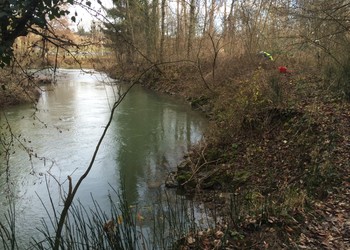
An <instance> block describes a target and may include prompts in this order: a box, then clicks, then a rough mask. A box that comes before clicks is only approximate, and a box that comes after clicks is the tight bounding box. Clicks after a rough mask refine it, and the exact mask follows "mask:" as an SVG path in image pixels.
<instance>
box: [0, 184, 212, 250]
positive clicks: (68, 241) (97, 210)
mask: <svg viewBox="0 0 350 250" xmlns="http://www.w3.org/2000/svg"><path fill="white" fill-rule="evenodd" d="M123 190H124V189H122V190H121V191H116V190H113V191H112V192H113V195H112V194H110V195H109V199H110V206H109V208H102V207H101V206H100V205H99V204H98V203H97V202H96V201H95V200H94V198H93V197H91V199H92V200H93V204H94V206H93V207H90V208H86V207H85V206H84V204H82V203H81V202H80V201H75V202H74V204H73V205H72V207H71V209H70V210H69V215H68V217H67V218H66V221H65V225H64V231H63V234H62V240H61V242H60V249H69V250H74V249H100V250H104V249H106V250H107V249H128V250H130V249H178V246H179V245H180V244H181V242H182V240H181V239H185V238H186V237H187V235H188V234H190V233H194V232H197V231H200V230H201V228H202V227H203V225H206V226H207V228H209V224H210V223H209V222H208V221H209V217H208V218H206V220H205V222H204V221H202V222H199V219H198V218H197V217H198V211H197V209H198V208H197V205H195V203H193V202H191V201H189V200H187V199H185V198H184V197H181V196H173V195H171V194H169V193H167V192H166V191H164V192H163V193H160V194H159V196H158V200H157V202H155V203H154V204H149V205H150V207H148V208H145V207H138V206H137V205H136V206H135V205H132V204H129V203H128V201H127V199H126V196H125V192H124V191H123ZM112 196H114V197H115V196H116V197H117V198H116V200H114V199H112ZM43 206H45V205H44V204H43ZM45 209H46V211H47V217H48V218H47V219H43V220H42V224H41V225H40V226H38V227H37V228H36V230H34V231H33V239H32V241H31V242H28V243H27V244H26V245H27V246H29V247H28V249H40V250H42V249H52V248H53V247H54V244H55V242H54V235H55V229H56V226H57V225H56V224H57V220H58V218H57V215H56V214H55V213H53V214H54V215H56V217H55V216H54V215H52V213H50V210H51V209H56V208H55V207H45ZM15 212H16V211H15V207H14V206H11V207H10V210H9V212H8V215H7V216H6V218H7V220H6V223H0V239H1V240H2V241H1V243H0V246H2V249H6V250H7V249H20V248H19V247H18V245H17V243H16V242H17V241H19V240H20V239H18V238H17V235H16V229H17V226H18V225H16V224H15V221H16V213H15ZM202 215H203V214H202ZM146 216H147V217H146ZM193 244H195V243H193Z"/></svg>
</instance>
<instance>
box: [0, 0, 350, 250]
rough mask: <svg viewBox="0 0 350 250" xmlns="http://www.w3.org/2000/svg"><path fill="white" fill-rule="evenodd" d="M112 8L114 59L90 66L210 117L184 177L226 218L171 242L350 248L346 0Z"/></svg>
mask: <svg viewBox="0 0 350 250" xmlns="http://www.w3.org/2000/svg"><path fill="white" fill-rule="evenodd" d="M114 4H115V5H114V7H113V8H111V9H109V10H108V15H109V16H108V18H106V19H104V22H105V30H104V31H105V35H106V37H107V38H108V44H105V45H106V46H107V47H108V48H109V51H113V53H114V58H113V60H111V58H110V57H108V58H106V60H101V59H103V58H101V57H100V58H95V59H94V62H95V63H94V64H95V65H96V66H97V67H98V68H99V69H102V70H106V71H109V73H110V74H111V75H112V76H114V77H118V78H120V79H123V80H126V79H127V80H130V81H131V82H133V83H142V84H144V85H145V86H148V87H149V88H152V89H155V90H158V91H163V92H166V93H169V94H174V95H175V94H176V95H180V96H182V97H183V98H184V100H187V101H188V102H190V104H191V105H192V106H193V107H194V108H197V109H200V110H201V111H203V112H204V113H205V114H206V115H207V116H208V119H209V120H210V121H211V126H210V128H209V130H208V132H207V134H206V139H205V141H203V142H202V143H201V145H198V147H196V148H193V149H192V150H191V151H190V152H188V154H187V156H186V158H185V161H184V163H183V164H181V165H180V166H179V167H178V172H177V180H178V182H179V186H180V188H183V189H184V190H185V191H189V193H192V194H193V193H195V194H196V195H195V197H194V198H195V199H199V200H202V201H206V202H207V203H208V206H210V207H212V209H213V211H215V212H219V213H220V216H222V221H221V223H220V224H218V227H217V228H216V230H213V231H210V232H206V233H204V232H203V231H202V230H198V229H197V228H194V227H193V228H191V230H188V231H185V233H187V235H186V236H183V237H182V241H181V240H179V241H178V242H177V243H178V245H177V246H175V247H176V248H177V249H201V248H202V249H208V248H209V247H211V248H214V249H215V248H216V249H220V248H224V247H229V248H233V249H242V248H253V249H263V248H268V249H299V248H311V249H321V248H326V249H346V248H349V247H350V245H349V244H350V243H349V238H348V235H349V232H350V231H349V230H350V227H349V220H350V214H349V211H350V205H349V204H350V200H349V197H350V195H349V194H350V193H349V192H350V191H349V186H350V170H349V163H348V158H349V143H350V142H349V132H350V126H349V119H350V113H349V99H350V75H349V72H350V71H349V70H350V56H349V55H350V53H349V52H350V51H349V48H350V46H349V45H350V44H349V39H350V37H349V28H350V26H349V18H350V17H349V14H350V13H349V10H348V9H349V3H348V1H345V0H344V1H342V0H331V1H326V2H325V1H321V0H313V1H279V0H275V1H265V0H259V1H207V0H205V1H187V2H186V1H180V0H178V1H176V2H170V1H165V0H161V1H158V0H152V1H144V0H129V1H114ZM3 37H4V36H3ZM0 48H1V47H0ZM259 51H267V52H268V53H269V54H271V55H272V57H273V60H269V59H266V58H264V57H262V56H261V54H260V53H259ZM2 57H3V58H5V59H3V61H4V60H5V61H4V62H5V63H6V62H7V61H6V60H8V59H7V54H5V56H3V55H2ZM111 61H112V62H113V63H111ZM282 66H283V67H285V68H287V70H283V71H282V70H280V71H279V67H282ZM140 72H141V73H140ZM3 86H5V85H3ZM194 191H195V192H194ZM68 198H69V200H68ZM73 198H74V194H73V196H67V200H68V201H67V200H66V205H67V206H66V207H65V213H66V214H68V211H70V210H69V209H70V207H71V204H72V201H73ZM72 210H74V211H75V210H77V211H79V209H78V208H73V209H72ZM100 212H102V211H100ZM83 213H84V212H83ZM64 216H66V215H64ZM64 216H63V217H61V225H60V226H61V227H62V223H64V219H65V218H64ZM75 218H81V217H75ZM116 218H117V216H115V217H114V223H115V222H116V221H117V219H116ZM104 219H105V218H104ZM78 220H79V219H78ZM9 221H10V220H9ZM100 222H101V221H100ZM108 232H109V231H108V230H107V235H108ZM72 233H74V232H72ZM101 233H102V232H101ZM105 233H106V232H105ZM79 237H80V236H79ZM118 237H119V236H118ZM122 238H123V237H122ZM55 239H56V243H55V248H56V249H58V245H60V244H65V243H62V242H64V241H63V240H62V241H60V240H61V232H58V235H56V238H55ZM118 239H119V238H118ZM129 240H130V238H129ZM111 242H112V243H111ZM113 242H115V241H114V240H113V239H112V240H110V241H109V244H114V243H113ZM118 242H119V241H118ZM113 247H115V248H118V249H119V247H120V248H122V247H121V246H114V245H113ZM128 247H129V246H128ZM126 248H127V247H126ZM131 248H133V247H131V246H130V249H131Z"/></svg>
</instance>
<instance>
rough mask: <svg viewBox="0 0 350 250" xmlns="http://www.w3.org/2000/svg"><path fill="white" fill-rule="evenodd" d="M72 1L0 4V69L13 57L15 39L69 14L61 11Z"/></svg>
mask: <svg viewBox="0 0 350 250" xmlns="http://www.w3.org/2000/svg"><path fill="white" fill-rule="evenodd" d="M66 4H73V0H45V1H39V0H20V1H18V0H16V1H14V0H9V1H2V2H1V3H0V10H1V11H0V67H1V68H3V67H4V66H6V65H8V64H9V63H10V61H11V58H12V56H13V50H12V46H13V43H14V41H15V39H16V38H17V37H19V36H25V35H26V34H27V33H28V32H29V31H30V30H31V28H32V27H33V26H36V27H39V28H43V29H44V28H46V25H47V23H48V21H50V20H52V19H55V18H60V17H61V16H64V15H66V14H68V13H69V11H68V10H65V9H62V7H63V6H64V5H66Z"/></svg>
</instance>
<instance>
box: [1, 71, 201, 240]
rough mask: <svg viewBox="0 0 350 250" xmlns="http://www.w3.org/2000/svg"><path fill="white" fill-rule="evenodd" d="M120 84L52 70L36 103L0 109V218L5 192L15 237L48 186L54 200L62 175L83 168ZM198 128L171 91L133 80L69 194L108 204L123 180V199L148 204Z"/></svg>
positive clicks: (39, 209) (34, 215)
mask: <svg viewBox="0 0 350 250" xmlns="http://www.w3.org/2000/svg"><path fill="white" fill-rule="evenodd" d="M127 87H128V85H127V84H118V83H115V81H113V80H112V79H110V78H108V77H107V76H106V75H104V74H101V73H98V72H95V71H90V72H82V71H80V70H63V69H60V70H59V71H58V74H57V83H56V84H55V85H54V86H51V85H50V86H43V87H42V88H43V90H44V91H43V93H42V95H41V97H40V99H39V101H38V103H37V105H36V106H33V105H29V104H27V105H19V106H15V107H10V108H6V109H5V110H3V111H2V113H1V118H0V119H1V120H0V123H1V127H0V128H1V137H2V138H1V139H2V140H3V141H5V142H7V143H10V144H11V148H10V151H9V153H10V155H9V158H8V163H7V162H6V159H5V156H6V154H5V153H4V149H5V148H6V147H4V145H2V146H1V150H2V151H1V153H2V154H1V159H0V173H1V176H0V191H1V196H0V218H1V221H4V216H3V215H4V213H5V212H6V211H7V209H8V208H9V199H8V198H10V197H12V198H11V199H12V201H13V202H14V204H15V209H16V218H17V221H16V223H17V227H18V233H19V234H20V235H21V240H22V241H26V240H29V239H30V238H31V237H33V228H35V227H40V220H41V218H45V216H46V212H45V209H44V206H43V204H42V203H44V204H45V206H47V207H50V205H49V204H50V202H49V199H48V190H50V193H51V197H52V200H53V203H54V204H55V205H56V204H57V205H58V206H60V205H62V203H61V201H60V199H59V197H60V195H61V194H62V189H61V188H60V187H63V188H64V190H67V186H68V182H67V176H68V175H69V176H71V177H72V180H73V184H74V183H76V181H77V180H78V178H79V177H80V176H81V175H82V174H83V173H84V171H85V169H86V168H87V166H88V165H89V162H90V160H91V157H92V155H93V152H94V150H95V147H96V145H97V142H98V140H99V138H100V136H101V134H102V132H103V130H104V127H105V126H106V124H107V121H108V119H109V116H110V112H111V109H110V107H111V105H112V104H113V102H114V101H115V100H116V98H117V96H118V92H119V93H123V92H124V91H125V90H126V89H127ZM7 123H8V124H9V125H10V126H9V127H8V126H7V125H6V124H7ZM205 127H206V120H205V119H204V117H203V116H201V115H200V114H198V113H196V112H194V111H192V110H191V109H190V107H189V106H188V105H186V104H184V103H182V102H180V101H178V100H177V99H176V98H173V97H169V96H163V95H159V94H155V93H153V92H151V91H148V90H146V89H144V88H142V87H141V86H139V85H136V86H134V87H133V88H132V90H131V91H130V92H129V93H128V94H127V96H126V98H125V99H124V100H123V101H122V103H121V104H120V106H119V107H118V108H117V110H116V113H115V116H114V118H113V122H112V124H111V127H110V129H109V130H108V132H107V135H106V138H105V139H104V141H103V143H102V145H101V148H100V150H99V152H98V155H97V158H96V160H95V163H94V165H93V168H92V171H91V172H90V174H89V175H88V177H87V178H86V179H85V180H84V182H83V185H82V186H81V188H80V189H79V192H78V193H77V199H79V200H80V201H81V202H82V204H84V206H86V207H88V206H92V205H93V203H92V199H91V196H93V197H94V199H95V200H96V201H97V202H98V203H99V204H100V206H101V207H102V208H106V209H108V208H109V199H108V193H109V190H111V187H113V188H114V189H116V190H119V189H120V185H121V182H122V181H124V185H125V191H126V196H127V200H128V202H129V203H130V204H138V205H140V204H152V202H153V201H154V199H156V194H157V193H158V191H159V189H162V188H164V184H163V183H164V180H165V177H166V176H167V174H168V173H169V172H170V171H174V170H175V169H176V166H177V164H178V163H179V162H180V161H181V159H182V157H183V155H184V153H185V152H186V151H187V150H188V149H189V147H190V146H191V145H194V144H196V143H197V142H199V141H200V140H201V138H202V135H203V130H204V129H205ZM10 129H11V131H10ZM11 133H12V134H13V137H11V135H10V134H11ZM11 138H12V139H13V142H12V141H11ZM7 166H9V168H8V171H7V170H6V168H7ZM7 177H8V178H7ZM40 200H41V201H40Z"/></svg>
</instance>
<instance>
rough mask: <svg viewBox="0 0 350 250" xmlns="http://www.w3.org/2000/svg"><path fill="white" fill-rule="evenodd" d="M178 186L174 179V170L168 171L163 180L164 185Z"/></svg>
mask: <svg viewBox="0 0 350 250" xmlns="http://www.w3.org/2000/svg"><path fill="white" fill-rule="evenodd" d="M178 186H179V183H178V182H177V180H176V172H170V173H169V174H168V176H167V178H166V180H165V187H167V188H176V187H178Z"/></svg>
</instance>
